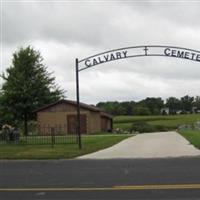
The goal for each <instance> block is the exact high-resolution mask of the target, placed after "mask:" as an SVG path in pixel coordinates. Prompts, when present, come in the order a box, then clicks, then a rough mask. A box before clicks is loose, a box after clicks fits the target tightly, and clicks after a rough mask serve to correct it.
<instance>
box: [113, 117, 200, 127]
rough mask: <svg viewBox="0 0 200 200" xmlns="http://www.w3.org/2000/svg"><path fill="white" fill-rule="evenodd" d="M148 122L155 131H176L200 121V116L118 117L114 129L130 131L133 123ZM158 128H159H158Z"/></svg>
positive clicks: (115, 119)
mask: <svg viewBox="0 0 200 200" xmlns="http://www.w3.org/2000/svg"><path fill="white" fill-rule="evenodd" d="M141 121H142V122H146V123H147V124H149V125H152V126H153V127H155V131H157V130H159V128H160V129H161V130H174V129H176V128H177V127H178V126H179V125H182V124H193V123H194V122H196V121H200V114H187V115H172V116H117V117H115V118H114V128H121V129H124V130H130V128H131V126H132V124H133V123H136V122H141ZM156 127H157V128H156Z"/></svg>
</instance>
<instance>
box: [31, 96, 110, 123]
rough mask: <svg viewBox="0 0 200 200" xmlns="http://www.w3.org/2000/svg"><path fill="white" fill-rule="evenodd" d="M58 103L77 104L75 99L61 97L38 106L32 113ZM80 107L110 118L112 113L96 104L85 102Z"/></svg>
mask: <svg viewBox="0 0 200 200" xmlns="http://www.w3.org/2000/svg"><path fill="white" fill-rule="evenodd" d="M60 103H67V104H71V105H74V106H76V105H77V102H76V101H71V100H66V99H62V100H59V101H56V102H54V103H51V104H48V105H46V106H43V107H41V108H38V109H36V110H34V113H37V112H40V111H42V110H45V109H47V108H50V107H52V106H55V105H57V104H60ZM80 107H81V108H85V109H88V110H91V111H94V112H100V115H101V116H103V117H107V118H110V119H112V115H110V114H108V113H106V112H103V111H102V110H101V109H100V108H97V107H96V106H93V105H88V104H85V103H80Z"/></svg>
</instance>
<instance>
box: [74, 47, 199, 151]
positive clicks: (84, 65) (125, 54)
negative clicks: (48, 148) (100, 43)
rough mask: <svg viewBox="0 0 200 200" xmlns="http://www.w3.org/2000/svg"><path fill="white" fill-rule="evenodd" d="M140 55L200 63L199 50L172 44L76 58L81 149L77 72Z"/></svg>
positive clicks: (117, 50) (77, 78)
mask: <svg viewBox="0 0 200 200" xmlns="http://www.w3.org/2000/svg"><path fill="white" fill-rule="evenodd" d="M142 56H161V57H162V56H164V57H171V58H181V59H186V60H190V61H195V62H199V63H200V51H197V50H193V49H188V48H182V47H174V46H160V45H143V46H133V47H126V48H120V49H114V50H111V51H106V52H102V53H99V54H96V55H93V56H89V57H87V58H84V59H80V60H79V59H77V58H76V61H75V62H76V98H77V120H76V121H77V129H76V131H77V136H78V144H79V148H80V149H81V133H80V128H81V127H80V95H79V72H81V71H83V70H86V69H88V68H91V67H94V66H96V65H100V64H103V63H107V62H111V61H116V60H121V59H127V58H134V57H142Z"/></svg>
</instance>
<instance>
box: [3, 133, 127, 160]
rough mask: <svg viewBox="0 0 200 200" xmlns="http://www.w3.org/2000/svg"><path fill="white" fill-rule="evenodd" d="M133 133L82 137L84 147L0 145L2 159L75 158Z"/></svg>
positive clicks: (70, 145)
mask: <svg viewBox="0 0 200 200" xmlns="http://www.w3.org/2000/svg"><path fill="white" fill-rule="evenodd" d="M130 136H131V135H104V136H101V135H97V136H95V135H92V136H84V137H82V146H83V147H82V149H81V150H79V149H78V145H77V144H65V145H55V146H54V148H52V147H51V145H23V144H12V145H7V144H2V145H0V159H64V158H74V157H77V156H80V155H84V154H87V153H92V152H95V151H97V150H100V149H104V148H107V147H110V146H112V145H114V144H116V143H118V142H120V141H122V140H123V139H126V138H128V137H130Z"/></svg>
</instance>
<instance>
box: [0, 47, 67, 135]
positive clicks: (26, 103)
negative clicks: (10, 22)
mask: <svg viewBox="0 0 200 200" xmlns="http://www.w3.org/2000/svg"><path fill="white" fill-rule="evenodd" d="M2 77H3V79H4V83H3V86H2V95H1V100H0V101H1V105H2V109H1V110H2V111H1V112H3V113H4V115H5V116H6V117H5V120H6V121H7V122H8V123H12V124H13V123H15V122H16V121H17V122H19V121H23V122H24V134H25V135H27V134H28V121H29V120H31V119H33V111H34V110H35V109H37V108H38V107H40V106H43V105H45V104H48V103H52V102H54V101H57V100H59V99H61V98H63V97H64V95H63V94H64V91H63V90H61V89H60V88H59V87H58V86H57V85H56V84H55V77H53V75H52V73H49V72H48V71H47V67H46V66H45V65H44V64H43V58H42V56H41V54H40V52H39V51H36V50H34V49H33V48H32V47H30V46H28V47H26V48H20V49H19V50H18V51H16V52H15V53H14V54H13V59H12V65H11V66H10V67H9V68H8V69H7V70H6V73H4V74H3V75H2ZM15 125H16V124H15Z"/></svg>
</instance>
